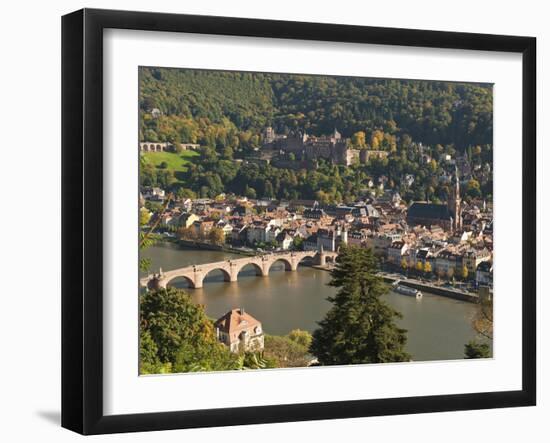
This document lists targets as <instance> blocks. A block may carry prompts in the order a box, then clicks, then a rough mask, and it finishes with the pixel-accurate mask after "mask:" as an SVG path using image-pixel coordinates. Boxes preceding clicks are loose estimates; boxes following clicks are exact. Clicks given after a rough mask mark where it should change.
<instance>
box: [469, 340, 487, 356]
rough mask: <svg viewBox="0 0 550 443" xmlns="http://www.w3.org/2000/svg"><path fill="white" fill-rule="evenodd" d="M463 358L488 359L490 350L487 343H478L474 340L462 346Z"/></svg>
mask: <svg viewBox="0 0 550 443" xmlns="http://www.w3.org/2000/svg"><path fill="white" fill-rule="evenodd" d="M464 355H465V358H490V357H491V349H490V347H489V345H488V344H487V343H478V342H476V341H475V340H471V341H469V342H468V343H467V344H465V345H464Z"/></svg>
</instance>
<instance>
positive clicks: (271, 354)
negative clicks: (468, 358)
mask: <svg viewBox="0 0 550 443" xmlns="http://www.w3.org/2000/svg"><path fill="white" fill-rule="evenodd" d="M264 356H265V357H266V358H267V359H269V360H272V361H273V362H274V364H275V366H276V367H278V368H291V367H294V368H296V367H304V366H307V365H308V364H309V362H310V360H311V356H310V355H309V353H308V348H307V347H305V346H302V345H301V344H299V343H297V342H296V341H294V340H291V339H290V338H289V336H283V337H281V336H276V335H266V336H265V344H264Z"/></svg>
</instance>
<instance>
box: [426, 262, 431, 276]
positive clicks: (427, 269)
mask: <svg viewBox="0 0 550 443" xmlns="http://www.w3.org/2000/svg"><path fill="white" fill-rule="evenodd" d="M424 272H425V273H426V274H430V273H431V272H432V264H431V263H430V262H429V261H427V262H426V263H424Z"/></svg>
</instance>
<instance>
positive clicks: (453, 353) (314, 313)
mask: <svg viewBox="0 0 550 443" xmlns="http://www.w3.org/2000/svg"><path fill="white" fill-rule="evenodd" d="M143 256H144V257H148V258H150V259H151V270H152V271H155V272H156V271H158V269H159V268H162V269H163V270H171V269H175V268H180V267H184V266H188V265H191V264H200V263H209V262H214V261H221V260H226V259H228V258H232V257H240V256H238V255H236V254H232V253H227V252H221V251H208V250H195V249H193V250H191V249H180V248H179V247H178V246H176V245H174V244H170V243H165V244H159V245H155V246H152V247H150V248H148V249H147V250H146V251H144V253H143ZM329 281H330V273H329V272H327V271H322V270H317V269H313V268H310V267H305V266H303V267H302V266H300V267H299V268H298V270H297V271H296V272H285V271H284V267H283V265H282V264H281V265H280V266H279V263H276V264H274V265H273V267H272V269H271V271H270V274H269V277H257V276H256V274H255V272H254V270H253V269H252V267H246V268H245V269H244V270H243V271H241V273H240V274H239V280H238V282H233V283H228V282H224V281H223V276H222V274H221V272H219V273H218V272H217V271H213V272H211V273H210V274H209V275H208V277H207V278H206V279H205V281H204V287H203V288H201V289H189V293H190V294H191V295H192V298H193V300H194V301H195V302H196V303H200V304H203V305H205V308H206V313H207V314H208V315H209V316H210V317H212V318H218V317H220V316H221V315H223V314H224V313H225V312H227V311H229V310H231V309H233V308H240V307H242V308H244V309H245V310H246V311H247V312H249V313H250V314H251V315H253V316H254V317H256V318H257V319H258V320H260V321H261V322H262V324H263V327H264V330H265V331H266V333H268V334H274V335H285V334H287V333H288V332H289V331H291V330H292V329H304V330H307V331H310V332H312V331H313V330H315V329H316V327H317V323H316V322H317V321H319V320H321V319H322V318H323V317H324V315H325V313H326V312H327V311H328V310H329V309H330V306H331V304H330V303H329V302H328V301H327V300H326V299H327V297H328V296H330V295H333V294H334V293H335V290H336V289H335V288H332V287H330V286H327V283H328V282H329ZM171 284H172V285H173V286H176V287H181V288H186V287H187V284H186V283H185V282H184V281H182V280H174V281H173V282H172V283H171ZM384 299H385V300H386V301H387V302H388V303H389V304H390V305H391V306H393V307H394V308H395V309H396V310H398V311H399V312H401V313H402V314H403V319H401V320H399V322H398V323H399V325H400V326H401V327H403V328H405V329H407V330H408V334H407V336H408V340H407V351H408V352H409V353H411V355H412V356H413V360H415V361H426V360H449V359H457V358H463V355H464V344H465V343H467V342H468V341H470V340H472V339H474V338H476V333H475V331H474V330H473V329H472V327H471V318H472V317H473V315H474V313H475V309H476V306H475V305H474V304H472V303H468V302H462V301H458V300H452V299H450V298H446V297H441V296H438V295H434V294H428V293H426V292H424V296H423V297H422V298H421V299H416V298H415V297H410V296H406V295H401V294H397V293H395V292H389V293H388V294H387V295H386V296H384Z"/></svg>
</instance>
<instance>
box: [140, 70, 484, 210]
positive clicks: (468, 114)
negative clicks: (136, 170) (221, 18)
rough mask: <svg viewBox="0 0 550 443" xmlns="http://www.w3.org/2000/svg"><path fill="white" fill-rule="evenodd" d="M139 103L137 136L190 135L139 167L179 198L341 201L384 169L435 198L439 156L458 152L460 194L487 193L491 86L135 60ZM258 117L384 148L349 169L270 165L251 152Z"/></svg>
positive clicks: (409, 190)
mask: <svg viewBox="0 0 550 443" xmlns="http://www.w3.org/2000/svg"><path fill="white" fill-rule="evenodd" d="M139 112H140V139H141V140H144V141H168V142H170V143H174V144H178V143H180V142H185V143H198V144H200V145H201V148H200V149H199V150H198V152H197V154H198V155H196V156H195V157H193V158H191V157H186V158H183V154H182V153H171V154H170V155H171V156H172V157H174V158H173V159H172V158H171V159H164V158H163V159H160V157H158V156H157V157H158V159H159V161H158V162H156V163H154V162H145V164H144V166H143V167H142V169H141V175H140V179H141V184H142V185H143V186H161V187H162V188H164V189H167V190H170V191H172V192H175V193H176V194H177V195H178V196H180V197H183V196H189V197H194V196H201V197H214V196H216V195H218V194H220V193H222V192H226V193H235V194H239V195H246V196H248V197H250V198H254V197H258V198H259V197H266V198H285V199H287V198H316V199H318V200H319V201H321V202H323V203H335V202H336V203H340V202H342V201H344V202H351V201H353V200H354V199H356V198H360V197H361V196H364V195H366V193H368V192H370V190H371V189H370V187H371V186H372V184H369V183H371V181H374V182H376V183H377V180H379V179H381V178H384V179H385V180H387V187H389V188H390V189H394V190H397V191H399V192H400V193H401V195H402V196H403V197H404V199H405V200H407V201H412V200H424V199H429V200H431V201H436V202H437V201H439V200H443V201H444V200H445V199H446V198H447V195H448V193H449V189H448V183H447V182H445V180H441V178H442V177H443V178H445V174H446V173H448V172H449V171H446V169H448V167H449V162H448V161H446V160H445V158H447V157H449V158H450V157H452V158H456V157H457V154H464V155H465V157H466V158H467V160H468V162H469V163H470V164H471V166H472V168H473V169H474V171H475V173H474V176H473V177H472V178H473V179H472V180H470V181H469V182H468V186H467V188H466V193H467V195H468V196H471V197H476V196H479V195H481V194H483V195H486V196H488V197H489V196H491V195H492V155H493V152H492V149H493V146H492V131H493V129H492V128H493V122H492V86H491V85H481V84H464V83H448V82H435V81H418V80H385V79H363V78H352V77H326V76H305V75H285V74H262V73H259V74H254V73H239V72H221V71H200V70H185V69H165V68H162V69H161V68H141V70H140V102H139ZM266 126H273V127H274V128H275V130H276V132H277V133H279V134H288V133H290V132H291V131H295V130H298V129H300V130H306V131H307V132H308V133H310V134H313V135H323V134H329V133H331V132H332V131H333V130H334V128H335V127H336V128H338V130H339V131H340V132H341V133H342V135H343V136H344V137H346V138H348V137H349V138H350V144H351V146H352V147H354V148H357V149H369V148H371V149H377V150H387V151H389V155H388V157H387V158H386V159H384V160H373V161H370V162H369V163H368V164H364V165H353V166H351V167H348V168H346V167H343V166H336V165H331V164H329V163H327V162H324V161H319V162H318V165H317V166H316V168H313V169H311V168H309V169H300V166H299V164H298V163H295V164H293V165H292V166H293V167H290V168H288V169H286V168H281V167H275V166H273V165H272V164H266V163H265V162H257V161H256V160H258V157H259V153H258V152H257V151H258V149H259V148H260V147H261V145H262V139H261V134H262V131H263V130H264V128H265V127H266ZM420 144H422V146H421V145H420ZM155 155H156V154H152V155H151V156H150V157H153V156H155ZM426 156H427V157H426ZM426 159H428V160H427V161H426ZM162 160H164V161H162ZM168 160H170V161H168ZM172 160H173V161H172ZM242 160H243V161H242ZM174 165H175V166H174ZM411 177H412V180H413V181H412V182H411Z"/></svg>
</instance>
